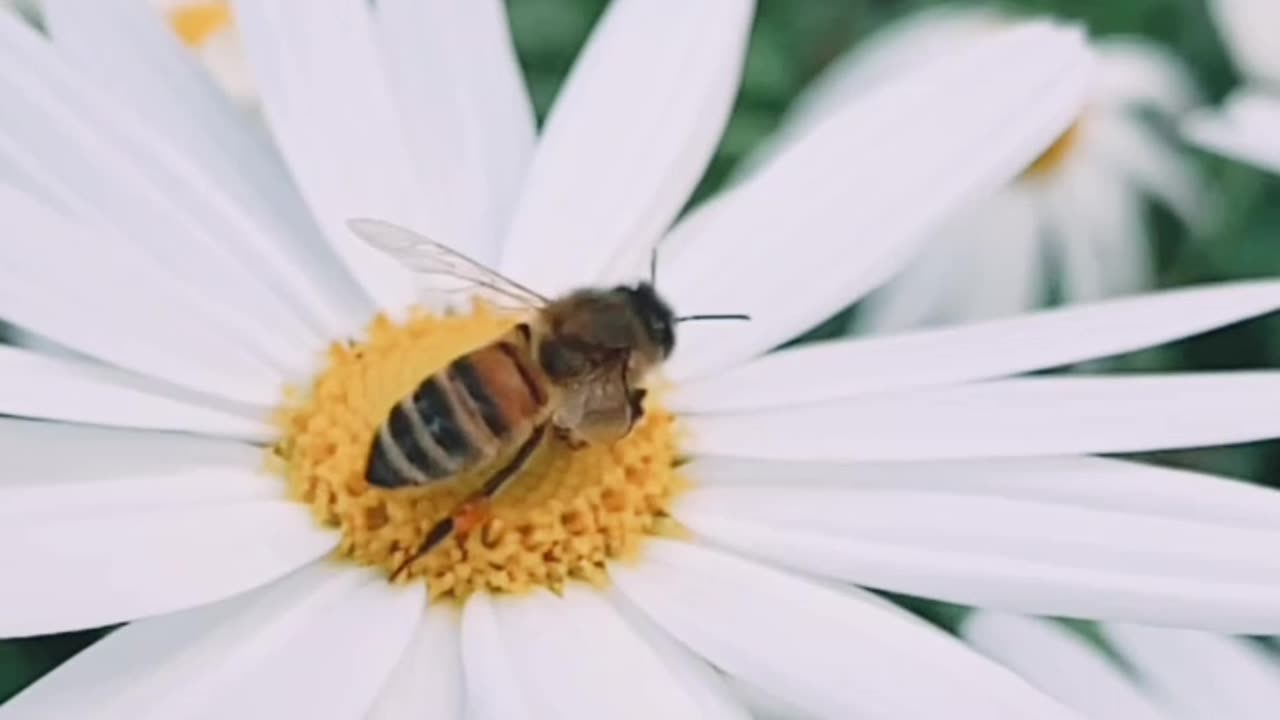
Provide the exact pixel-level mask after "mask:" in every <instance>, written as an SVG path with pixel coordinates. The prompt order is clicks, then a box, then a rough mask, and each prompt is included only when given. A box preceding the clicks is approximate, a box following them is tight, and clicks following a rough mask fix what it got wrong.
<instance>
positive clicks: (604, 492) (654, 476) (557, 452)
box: [270, 304, 684, 599]
mask: <svg viewBox="0 0 1280 720" xmlns="http://www.w3.org/2000/svg"><path fill="white" fill-rule="evenodd" d="M515 322H517V318H515V317H513V316H512V315H510V314H505V313H499V312H497V311H495V310H493V309H492V308H490V307H488V306H486V305H482V304H477V305H476V306H475V307H474V308H473V309H472V311H471V312H470V313H467V314H456V315H435V314H430V313H426V312H415V313H413V314H412V315H411V316H410V317H409V319H408V320H406V321H405V322H403V323H397V322H393V321H391V320H389V319H387V318H386V317H384V316H379V317H377V318H376V319H375V320H374V322H373V323H372V325H371V326H370V328H369V330H368V332H367V336H366V338H365V339H364V340H361V341H359V342H349V343H335V344H334V345H333V346H332V347H331V348H330V349H329V353H328V362H327V365H326V367H325V368H324V370H323V371H322V372H321V373H320V374H319V376H318V377H316V378H315V380H314V382H312V384H311V386H310V387H309V388H305V389H300V390H295V391H291V392H290V393H289V397H288V398H287V399H286V401H285V403H284V406H283V407H282V408H281V410H280V412H279V414H278V421H279V425H280V428H281V430H282V435H281V439H280V440H279V442H277V443H276V445H275V446H274V447H273V448H272V449H271V456H270V462H271V466H272V467H273V468H274V469H276V470H278V472H279V473H280V474H282V475H283V476H284V477H285V478H286V479H287V481H288V485H289V491H290V494H291V496H292V497H294V498H296V499H297V500H299V501H301V502H304V503H306V504H308V505H310V506H311V508H312V511H313V512H314V514H315V516H316V518H317V520H319V521H320V522H321V523H324V524H325V525H328V526H332V527H336V528H337V529H338V530H340V531H341V533H342V541H341V543H340V545H339V550H338V552H339V553H340V554H341V555H342V556H345V557H347V558H350V559H351V560H354V561H355V562H357V563H360V564H363V565H369V566H374V567H379V568H382V569H383V570H385V571H387V573H388V575H390V574H391V573H393V572H394V571H395V570H396V569H397V568H399V567H400V566H401V565H402V563H404V562H405V561H406V560H407V559H409V558H410V557H412V556H413V555H415V554H416V553H417V551H418V548H419V547H420V545H421V543H422V540H423V538H424V536H425V535H426V533H427V531H428V529H429V528H430V527H431V526H432V525H434V524H435V523H436V522H437V521H438V520H440V519H441V518H444V517H446V516H448V515H449V514H450V513H452V512H453V511H454V510H455V509H456V508H457V507H458V504H459V503H460V502H461V501H462V500H463V499H465V498H466V496H467V495H468V494H469V493H470V492H472V491H474V490H475V489H476V488H477V487H479V485H480V484H481V483H483V482H484V480H485V479H487V478H488V477H490V476H491V475H492V474H493V473H494V472H495V471H496V470H497V469H498V468H499V467H501V465H502V461H498V462H495V463H494V466H493V467H484V468H480V469H479V470H477V471H475V472H472V473H469V474H466V475H463V476H460V477H458V478H452V479H448V480H443V481H440V482H437V483H433V484H430V485H426V486H421V487H412V488H397V489H384V488H379V487H375V486H370V485H369V483H368V482H367V481H366V480H365V467H366V462H367V460H368V457H369V449H370V447H371V444H372V443H373V441H374V438H375V434H376V433H377V430H378V428H379V426H380V425H381V424H382V422H383V420H384V419H385V418H386V417H387V413H388V412H389V411H390V410H391V408H392V406H393V405H394V404H395V403H396V402H398V401H399V400H400V399H401V398H403V397H405V396H407V395H409V394H410V393H412V392H413V391H414V389H415V388H416V387H417V386H418V384H419V383H421V382H422V380H423V379H424V378H426V377H428V376H429V375H431V374H433V373H435V372H436V371H439V370H440V369H442V368H444V367H445V366H447V365H448V364H449V363H450V362H451V361H452V360H453V359H455V358H457V357H458V356H460V355H462V354H464V353H466V352H468V351H470V350H473V349H475V348H478V347H481V346H483V345H486V344H488V343H489V342H492V341H493V340H494V339H496V338H497V337H499V336H500V335H501V334H502V333H503V332H505V331H506V330H508V329H510V328H511V326H512V325H513V324H514V323H515ZM650 396H652V393H651V394H650ZM676 460H677V451H676V443H675V432H674V418H673V416H672V415H671V414H670V413H668V412H666V411H665V410H663V409H662V408H661V407H658V406H656V404H655V403H652V402H650V403H649V404H648V405H647V406H646V412H645V417H644V419H643V420H642V421H641V422H640V423H639V424H637V426H636V427H635V428H634V429H633V430H632V432H631V433H630V434H629V435H628V436H627V437H625V438H624V439H622V440H620V441H618V442H616V443H614V444H613V445H610V446H588V447H584V448H580V449H573V448H571V447H569V446H568V445H567V444H566V443H565V442H564V441H562V440H561V439H559V438H557V437H555V436H554V435H552V436H549V439H548V440H547V441H546V442H544V443H543V444H542V445H541V446H540V447H539V449H538V450H537V451H536V452H535V453H534V455H533V456H532V458H531V459H530V460H529V462H528V463H527V465H525V466H524V468H523V469H522V470H521V471H520V473H519V474H518V475H517V476H516V477H515V478H514V479H513V480H512V481H511V482H510V483H509V484H508V485H507V487H506V489H505V490H504V491H503V492H502V493H501V494H499V495H498V496H497V498H495V500H494V502H493V504H492V506H491V508H490V511H489V513H488V514H487V516H486V518H487V519H485V520H483V521H482V522H481V523H480V524H479V525H477V526H476V527H474V528H473V529H471V530H470V531H469V532H467V533H465V534H458V533H455V534H454V535H453V536H451V537H449V538H448V539H447V540H445V542H444V543H442V544H441V545H440V546H438V547H436V548H435V549H433V550H432V551H431V552H430V553H428V554H427V555H425V556H423V557H422V558H420V559H418V560H417V561H416V562H414V563H413V564H412V565H410V566H408V568H407V569H406V570H405V571H404V572H402V573H401V574H400V575H399V576H397V579H398V580H405V579H417V580H420V581H425V582H426V583H427V585H428V588H429V590H430V594H431V597H433V598H441V597H451V598H456V599H462V598H465V597H466V596H468V595H469V594H471V593H473V592H476V591H490V592H519V591H522V590H525V589H528V588H531V587H533V586H544V587H549V588H551V589H552V590H557V589H559V587H560V586H561V585H563V583H565V582H566V581H567V580H569V579H571V578H575V579H582V580H587V581H590V582H593V583H603V582H604V581H605V580H606V577H607V576H606V564H607V563H608V562H609V561H611V560H616V559H624V558H627V557H629V556H631V555H633V554H634V553H635V551H636V549H637V548H638V546H639V544H640V543H641V541H642V540H643V538H644V537H645V536H647V535H654V534H673V533H675V532H676V531H677V526H676V525H675V523H674V521H673V520H672V519H671V517H670V515H669V513H668V508H669V507H670V506H671V503H672V501H673V497H674V495H675V494H676V493H677V492H678V491H679V490H680V488H681V487H683V485H684V483H683V482H682V480H681V479H680V477H679V475H678V473H677V471H676V469H675V465H676Z"/></svg>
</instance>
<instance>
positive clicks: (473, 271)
mask: <svg viewBox="0 0 1280 720" xmlns="http://www.w3.org/2000/svg"><path fill="white" fill-rule="evenodd" d="M347 225H348V227H349V228H350V229H351V231H352V232H353V233H355V235H356V236H358V237H360V238H361V239H363V240H364V241H365V242H367V243H369V244H370V245H372V246H373V247H375V248H378V249H380V250H382V251H384V252H386V253H387V254H389V255H391V256H392V257H394V258H396V259H397V260H399V261H400V262H401V263H402V264H404V265H405V266H407V267H408V268H410V269H412V270H414V271H417V272H419V273H423V274H428V275H440V276H445V277H449V278H453V279H455V280H460V281H462V282H463V283H465V284H466V285H468V286H473V287H478V288H483V289H486V290H488V291H490V292H492V293H494V294H496V295H498V296H501V297H504V298H506V299H508V300H512V301H514V302H515V303H516V304H517V305H518V306H519V307H520V308H522V309H524V310H526V311H528V314H527V316H526V318H525V319H524V320H523V321H521V322H519V323H517V324H516V325H515V326H514V327H512V328H511V329H510V330H509V331H507V332H506V333H504V334H503V335H502V336H500V337H498V338H496V339H495V340H493V341H492V342H491V343H489V344H488V345H485V346H483V347H480V348H477V349H475V350H472V351H470V352H468V353H466V354H463V355H461V356H459V357H457V358H454V359H453V360H452V361H451V362H450V363H449V364H448V365H446V366H445V367H443V368H441V369H440V370H438V371H436V372H434V373H432V374H430V375H428V376H427V377H425V378H423V379H422V381H421V382H420V383H419V384H418V386H417V387H416V388H415V389H414V390H413V392H411V393H409V394H408V395H406V396H405V397H403V398H401V399H400V400H399V401H398V402H397V403H396V404H395V405H394V406H392V408H391V410H390V411H389V412H388V414H387V417H386V419H385V420H384V421H383V422H382V424H381V425H380V426H379V427H378V430H377V433H376V435H375V439H374V441H373V443H372V445H371V447H370V449H369V456H368V461H367V464H366V467H365V479H366V480H367V481H368V482H369V484H370V485H372V486H375V487H379V488H384V489H389V490H394V489H401V488H409V487H423V486H429V485H437V484H441V483H448V482H452V481H455V480H456V479H457V478H458V477H460V476H462V475H464V474H468V473H471V472H472V471H476V470H479V469H482V468H484V467H485V466H488V465H491V464H493V463H495V462H496V461H497V460H498V459H499V458H502V457H506V456H508V455H509V456H510V458H509V459H507V460H506V462H505V463H503V464H502V465H501V466H500V467H497V468H495V469H494V471H493V472H492V474H490V475H488V476H487V478H486V480H485V481H484V483H483V484H482V485H481V486H480V487H479V488H478V489H477V490H475V491H474V492H472V493H471V494H470V495H468V496H467V497H466V498H465V499H464V500H463V501H462V502H461V503H460V504H459V505H458V506H457V507H456V508H455V509H454V510H453V511H452V512H451V513H449V514H448V515H446V516H445V517H443V518H441V519H440V520H439V521H437V522H436V523H435V524H434V525H433V526H432V527H431V528H430V529H429V530H428V531H427V533H426V535H425V536H424V538H423V540H422V543H421V544H420V545H419V547H418V549H417V552H416V553H414V554H413V555H411V556H410V557H409V558H408V559H407V560H405V561H404V563H402V564H401V565H400V567H399V568H397V569H396V571H395V572H394V573H393V574H392V578H395V577H396V576H398V575H399V574H400V573H401V572H403V571H404V570H405V569H406V568H408V567H409V565H411V564H412V563H413V562H414V561H416V560H417V559H418V558H420V557H422V556H423V555H426V554H427V553H429V552H431V550H433V549H434V548H435V547H436V546H438V545H439V544H440V543H441V542H443V541H444V540H445V539H446V538H448V537H450V536H451V535H452V534H454V533H455V532H459V533H466V532H469V531H470V530H471V529H473V528H474V527H476V526H477V525H479V524H480V523H481V522H483V520H484V518H485V517H487V512H488V508H489V503H490V501H492V499H493V498H494V497H495V496H497V495H498V493H500V492H501V491H502V490H503V488H504V487H506V486H507V485H508V483H509V482H510V481H511V480H512V478H514V477H515V476H516V475H517V474H518V473H519V472H520V470H521V468H523V467H524V466H525V464H526V463H527V462H528V461H529V459H530V457H532V455H533V454H534V452H535V451H536V450H537V448H538V447H539V446H540V445H541V444H542V443H543V442H544V441H545V440H546V438H547V436H548V434H549V433H554V434H555V435H557V436H559V437H560V438H562V439H563V440H564V441H565V442H566V443H567V444H568V445H569V447H571V448H575V449H580V448H582V447H585V446H587V445H598V444H608V443H613V442H616V441H618V440H620V439H622V438H624V437H626V436H627V435H628V434H629V433H630V432H631V430H632V428H634V427H635V425H636V423H637V422H639V421H640V419H641V418H642V417H644V399H645V395H646V390H645V389H644V387H643V386H642V385H643V382H644V379H645V377H646V376H647V375H648V374H649V373H650V372H651V371H652V370H654V369H655V368H656V367H658V366H659V365H660V364H661V363H662V362H663V361H665V360H666V359H667V358H668V357H669V356H670V355H671V352H672V350H673V349H674V348H675V342H676V336H675V328H676V325H677V324H679V323H681V322H685V321H688V320H723V319H739V320H746V319H748V318H747V316H745V315H689V316H684V317H677V316H676V315H675V313H674V312H673V311H672V309H671V306H670V305H668V304H667V302H666V301H665V300H663V298H662V297H661V296H660V295H659V294H658V292H657V290H656V289H655V287H654V284H655V283H654V281H655V279H656V278H655V272H654V271H655V269H656V255H655V257H654V260H655V262H653V263H651V270H650V279H649V281H647V282H645V281H641V282H637V283H635V284H633V285H618V286H616V287H612V288H585V289H581V290H577V291H574V292H570V293H568V294H566V295H564V296H563V297H559V298H555V299H551V298H547V297H544V296H542V295H540V294H538V293H537V292H534V291H533V290H530V289H529V288H527V287H525V286H523V285H521V284H519V283H517V282H515V281H514V280H511V279H510V278H507V277H504V276H503V275H501V274H499V273H498V272H496V271H495V270H492V269H490V268H488V267H486V266H484V265H483V264H481V263H479V262H477V261H475V260H472V259H471V258H468V257H467V256H465V255H463V254H461V253H459V252H457V251H455V250H452V249H450V248H449V247H446V246H445V245H442V244H440V243H437V242H435V241H433V240H431V239H429V238H427V237H425V236H422V235H420V234H418V233H415V232H413V231H412V230H408V229H406V228H402V227H399V226H396V225H393V224H390V223H387V222H383V221H379V220H367V219H357V220H350V221H348V223H347ZM513 450H514V452H513Z"/></svg>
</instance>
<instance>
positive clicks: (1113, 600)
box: [676, 485, 1280, 631]
mask: <svg viewBox="0 0 1280 720" xmlns="http://www.w3.org/2000/svg"><path fill="white" fill-rule="evenodd" d="M1205 495H1206V502H1207V503H1208V504H1209V505H1210V506H1212V504H1213V502H1214V501H1215V499H1216V498H1215V493H1213V492H1212V491H1208V492H1205ZM1129 504H1131V505H1136V504H1137V503H1136V501H1130V502H1129ZM1278 504H1280V500H1274V499H1273V500H1272V502H1271V503H1270V507H1271V510H1272V513H1273V515H1274V513H1275V510H1276V507H1277V505H1278ZM1152 505H1154V507H1153V508H1152V509H1150V510H1148V509H1146V508H1143V507H1129V506H1127V505H1126V503H1124V502H1121V503H1118V504H1117V507H1115V508H1108V507H1106V506H1105V505H1103V504H1101V503H1097V502H1096V501H1095V502H1094V503H1088V502H1079V501H1073V500H1072V499H1064V500H1057V501H1050V500H1041V499H1038V498H1032V499H1022V498H1018V497H1017V496H1016V495H1015V496H1014V497H1006V496H1004V495H1002V494H999V493H992V494H987V493H985V492H984V493H974V492H957V493H948V492H944V491H937V490H931V491H919V490H911V489H905V490H897V489H887V488H878V489H874V490H871V491H868V490H861V489H847V488H823V487H808V488H805V487H792V486H788V485H777V486H767V487H730V486H718V487H708V488H702V489H696V490H693V491H691V492H690V493H688V494H687V495H686V496H684V497H683V498H682V499H681V501H680V504H679V505H678V506H677V508H676V515H677V517H678V518H679V519H680V521H681V522H682V523H683V524H685V525H686V526H688V527H689V528H690V529H692V530H693V531H694V532H695V533H698V534H700V535H701V536H704V537H706V538H708V539H710V540H712V541H714V542H717V543H720V544H724V545H727V546H729V547H733V548H736V549H739V550H741V551H742V552H745V553H748V554H751V555H753V556H757V557H761V558H764V559H767V560H770V561H774V562H780V563H783V564H785V565H787V566H790V567H794V568H797V569H801V570H804V571H808V572H813V573H816V574H819V575H823V576H826V577H831V578H833V579H839V580H846V581H849V582H855V583H858V584H862V585H869V586H872V587H876V588H881V589H886V590H892V591H895V592H903V593H907V594H911V595H921V596H925V597H932V598H937V599H941V600H946V601H948V602H954V603H961V604H966V605H974V606H979V607H990V608H996V609H1005V610H1011V611H1015V612H1026V613H1032V614H1038V615H1058V616H1067V617H1084V618H1114V619H1124V620H1131V621H1139V622H1150V623H1161V624H1164V623H1170V624H1183V625H1186V626H1196V627H1203V628H1212V629H1222V630H1234V631H1246V630H1247V631H1257V630H1261V631H1274V630H1275V629H1276V628H1278V627H1280V559H1278V558H1276V557H1275V553H1274V552H1272V551H1271V548H1273V547H1275V544H1276V543H1277V542H1280V532H1278V531H1277V530H1276V529H1275V525H1274V524H1273V525H1272V526H1271V527H1268V528H1265V529H1264V528H1247V529H1246V528H1237V527H1234V526H1232V525H1229V524H1223V523H1221V522H1220V521H1219V518H1218V515H1217V513H1213V512H1210V513H1206V516H1204V517H1179V516H1178V514H1176V513H1169V512H1166V511H1165V508H1164V507H1163V506H1162V504H1161V503H1160V502H1158V501H1157V502H1155V503H1152ZM1184 512H1185V514H1186V515H1190V513H1189V512H1188V511H1186V510H1185V509H1184Z"/></svg>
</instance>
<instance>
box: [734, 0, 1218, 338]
mask: <svg viewBox="0 0 1280 720" xmlns="http://www.w3.org/2000/svg"><path fill="white" fill-rule="evenodd" d="M1011 19H1012V16H1008V15H1004V14H1001V13H998V12H996V11H995V10H988V9H982V8H968V9H956V8H950V7H947V8H939V9H936V10H931V11H926V12H921V13H917V14H915V15H911V16H909V17H908V18H906V19H905V20H902V21H900V22H899V23H897V24H895V25H891V26H889V27H887V28H884V29H882V30H880V31H879V33H878V34H876V35H873V36H872V37H870V38H868V39H866V40H864V41H863V42H862V43H860V44H859V45H858V46H857V47H856V48H855V49H854V50H853V51H852V52H850V53H849V54H848V55H847V56H845V57H842V58H839V59H837V60H836V61H835V62H833V63H832V65H831V66H830V67H829V68H828V69H827V70H825V71H824V72H823V74H822V75H821V76H820V77H819V78H818V79H817V80H816V81H815V82H814V84H813V86H812V88H811V89H809V90H807V91H806V92H805V93H804V94H802V95H801V96H800V98H799V99H798V100H797V101H796V105H795V108H794V109H793V110H792V111H791V112H790V113H789V114H788V116H787V118H786V120H785V121H784V125H783V128H782V130H781V131H780V133H779V139H778V140H777V143H779V145H780V146H785V144H786V142H787V137H788V134H789V133H792V132H799V131H802V130H803V129H805V128H807V127H811V126H812V125H813V124H814V123H816V122H818V121H820V119H821V118H822V117H823V116H824V115H825V114H826V113H828V112H830V110H831V109H832V108H833V107H836V106H838V105H839V104H840V103H841V102H842V101H844V100H846V99H848V98H849V97H852V96H855V95H856V94H857V93H859V92H861V91H862V90H864V89H865V88H867V87H871V86H874V85H875V84H877V83H880V82H884V81H886V80H888V79H891V78H893V77H894V75H895V74H896V73H898V72H901V71H903V70H905V69H908V68H910V67H912V66H914V65H917V64H918V63H921V62H925V61H926V60H927V59H929V58H933V57H937V56H939V55H942V54H947V53H950V52H954V51H955V49H957V48H961V47H964V46H966V45H967V44H969V43H971V42H973V41H974V39H976V38H980V37H982V36H983V35H984V34H985V33H989V32H991V31H992V30H993V29H994V28H998V27H1000V26H1001V24H1003V23H1007V22H1010V21H1011ZM1092 46H1093V49H1094V51H1095V53H1096V54H1097V57H1098V70H1097V80H1096V84H1095V87H1094V89H1093V90H1092V92H1091V94H1090V97H1089V100H1088V102H1087V103H1086V105H1085V107H1084V108H1083V109H1082V110H1081V113H1080V115H1079V117H1077V118H1076V121H1075V122H1074V123H1073V124H1072V126H1071V128H1070V129H1069V130H1068V131H1067V132H1066V133H1064V134H1063V135H1062V136H1060V137H1059V138H1057V139H1056V140H1055V141H1054V142H1053V143H1052V144H1051V145H1048V146H1046V147H1045V148H1044V149H1043V153H1042V155H1041V156H1040V157H1039V158H1038V159H1037V160H1036V161H1035V162H1034V163H1032V164H1031V165H1030V166H1029V167H1028V168H1027V169H1026V170H1025V171H1024V172H1023V173H1022V174H1021V176H1020V177H1019V178H1018V179H1017V180H1016V181H1015V182H1013V183H1012V184H1011V185H1009V186H1008V187H1006V188H1003V189H1001V190H999V191H997V192H995V193H993V194H992V195H991V196H989V197H984V198H979V199H978V200H977V201H976V202H975V203H973V204H972V205H970V206H969V207H967V208H965V209H964V210H962V211H961V212H959V213H957V215H956V216H954V217H952V218H949V219H948V220H947V222H946V223H944V224H943V225H942V226H941V227H940V228H939V229H938V230H937V232H936V233H935V236H934V238H933V239H931V241H930V245H929V251H928V252H926V253H923V254H922V255H921V256H920V257H919V258H918V259H917V260H916V261H915V262H914V263H912V264H911V265H910V266H908V268H907V269H906V270H905V271H904V272H903V273H902V274H901V275H900V276H898V277H897V278H896V279H895V280H894V281H893V282H891V283H889V284H888V285H886V286H885V287H883V288H881V289H880V290H878V291H877V292H876V293H873V294H872V295H871V296H870V297H869V298H868V299H867V300H866V301H865V302H864V303H863V304H862V305H861V306H860V308H859V311H858V313H857V315H856V325H855V328H856V329H857V330H858V331H863V332H877V331H892V330H900V329H903V328H909V327H917V326H923V325H939V324H948V323H955V322H964V321H968V320H976V319H984V318H990V317H999V316H1003V315H1008V314H1011V313H1016V312H1019V311H1022V310H1025V309H1027V308H1031V307H1036V306H1039V305H1043V304H1046V303H1047V302H1049V301H1050V300H1051V299H1053V298H1056V299H1058V300H1060V301H1063V302H1079V301H1084V300H1094V299H1098V298H1101V297H1108V296H1114V295H1122V294H1126V293H1131V292H1134V291H1137V290H1140V289H1143V288H1146V287H1150V286H1151V285H1152V283H1153V282H1154V276H1153V269H1152V260H1151V257H1150V256H1151V253H1152V247H1151V244H1152V241H1151V239H1150V238H1149V237H1148V224H1147V219H1146V213H1147V205H1146V203H1147V200H1148V199H1149V198H1150V199H1154V200H1156V201H1157V202H1160V203H1162V204H1164V206H1166V207H1167V208H1168V209H1169V210H1171V211H1172V212H1173V213H1174V214H1175V215H1176V216H1177V217H1178V218H1179V219H1180V220H1181V221H1182V222H1183V223H1185V224H1187V225H1190V226H1195V225H1198V224H1200V223H1201V222H1202V220H1203V214H1204V205H1205V195H1204V192H1203V188H1202V187H1201V186H1200V183H1199V179H1198V178H1197V174H1196V171H1195V169H1194V167H1193V166H1192V165H1191V164H1190V163H1189V162H1188V160H1187V158H1185V157H1183V155H1182V154H1181V152H1180V151H1179V149H1178V148H1177V147H1176V146H1175V145H1174V144H1173V142H1172V140H1171V138H1170V137H1168V132H1167V128H1162V127H1161V125H1168V124H1169V121H1170V119H1171V118H1173V117H1176V116H1177V115H1178V114H1180V113H1182V112H1184V111H1185V110H1187V109H1189V108H1191V107H1192V106H1193V105H1194V104H1195V99H1196V92H1195V90H1194V86H1193V83H1192V82H1191V79H1190V78H1189V76H1188V75H1187V73H1186V71H1185V69H1184V68H1183V67H1182V65H1181V63H1180V62H1179V61H1178V59H1177V58H1176V57H1175V56H1174V55H1172V54H1170V53H1169V52H1167V51H1166V50H1164V49H1163V48H1161V47H1160V46H1158V45H1157V44H1155V43H1151V42H1148V41H1144V40H1141V39H1138V38H1123V39H1103V40H1095V41H1094V42H1093V43H1092ZM762 152H763V156H765V157H767V156H768V155H769V154H770V152H771V150H770V149H769V148H766V149H765V150H763V151H762ZM752 162H753V161H751V160H749V161H748V163H749V164H750V163H752Z"/></svg>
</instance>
